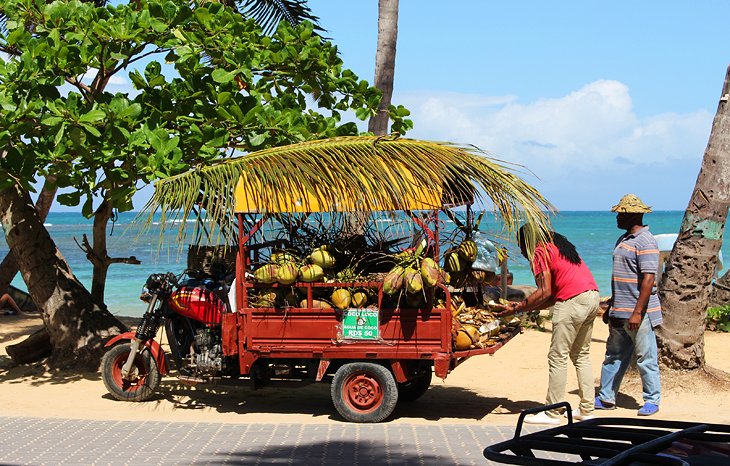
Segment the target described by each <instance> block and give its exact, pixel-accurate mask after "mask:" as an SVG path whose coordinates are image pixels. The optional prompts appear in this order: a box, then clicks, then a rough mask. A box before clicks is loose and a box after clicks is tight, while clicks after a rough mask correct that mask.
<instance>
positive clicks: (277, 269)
mask: <svg viewBox="0 0 730 466" xmlns="http://www.w3.org/2000/svg"><path fill="white" fill-rule="evenodd" d="M404 172H405V173H406V175H403V173H404ZM400 173H401V174H400V175H399V176H406V177H407V178H410V181H411V182H413V183H417V180H416V177H415V175H413V174H411V173H410V172H408V171H407V170H404V169H403V168H402V167H401V172H400ZM239 176H240V178H239V181H238V183H237V186H236V188H235V192H234V193H232V194H233V196H234V198H235V212H234V214H235V219H236V222H235V224H236V227H237V228H236V230H237V246H236V247H235V249H234V250H235V252H236V260H235V280H234V282H233V285H232V286H231V290H230V293H229V292H228V289H227V284H226V281H225V280H224V279H217V280H212V282H213V285H204V284H201V283H200V282H192V283H187V284H180V283H177V279H176V277H173V276H171V275H169V274H168V275H164V276H163V275H161V276H153V277H154V278H153V277H150V280H148V300H149V301H150V305H149V308H148V311H147V313H146V314H145V317H143V319H142V322H141V323H140V325H139V327H138V329H137V331H136V333H131V332H130V333H128V334H125V335H120V336H118V337H115V338H114V339H112V340H111V341H110V342H109V343H108V346H110V347H112V350H110V351H109V352H108V353H107V357H105V360H104V364H103V369H104V373H105V376H104V381H105V383H106V385H107V388H108V389H109V391H110V393H112V394H113V395H114V396H115V397H117V398H119V399H126V400H135V401H136V400H142V399H146V398H148V397H149V396H150V395H151V393H152V392H153V391H154V389H155V388H156V384H157V383H159V375H158V374H156V372H159V373H160V374H165V373H166V372H167V370H168V367H169V365H168V362H167V361H166V356H165V352H164V351H163V350H162V349H161V347H160V345H159V344H158V343H157V342H156V341H155V340H154V337H155V334H156V332H157V329H158V328H159V327H160V326H161V325H162V323H163V321H164V322H165V328H166V330H167V339H168V341H169V342H170V353H171V354H170V356H172V359H173V360H174V362H175V366H176V368H177V369H178V377H179V378H180V380H182V381H184V382H187V383H202V382H207V381H211V380H220V379H221V378H223V379H224V380H237V379H247V380H250V381H251V382H252V383H253V385H254V387H260V386H263V385H266V384H268V383H273V382H285V381H307V382H315V381H317V382H318V381H326V382H330V383H331V397H332V401H333V403H334V406H335V407H336V409H337V411H338V412H339V413H340V414H341V415H342V417H343V418H345V419H346V420H348V421H353V422H380V421H382V420H384V419H386V418H387V417H388V416H389V415H390V414H391V413H392V412H393V409H394V408H395V405H396V403H397V402H398V401H399V400H400V401H412V400H415V399H417V398H418V397H420V396H421V395H423V394H424V393H425V391H426V390H427V388H428V386H429V385H430V382H431V377H432V374H434V373H435V374H436V376H437V377H440V378H445V377H446V376H447V375H448V373H449V372H450V371H451V370H453V369H454V368H456V367H457V366H458V365H459V364H460V363H462V362H463V361H465V360H466V359H467V358H469V357H471V356H475V355H479V354H491V353H494V352H495V351H497V350H498V349H499V348H501V347H502V346H503V345H504V344H506V343H507V342H508V341H509V340H510V339H511V338H513V337H514V336H515V335H516V334H518V333H519V332H520V325H519V321H518V320H517V321H512V322H509V323H507V322H502V323H500V322H498V320H497V319H494V318H490V317H489V315H488V314H489V312H488V309H485V308H483V307H482V306H481V304H482V296H481V294H479V293H478V292H477V293H472V294H470V295H469V296H467V295H466V293H463V292H464V290H465V289H467V288H469V287H471V288H472V291H473V289H474V288H475V286H474V285H478V284H480V283H484V277H485V275H480V274H479V273H478V272H486V271H483V270H475V271H474V272H476V273H474V274H471V275H469V277H466V278H465V273H466V272H468V270H467V269H468V267H465V265H464V264H466V265H468V262H467V261H468V259H471V260H472V261H473V260H474V258H475V257H476V255H477V253H478V252H480V251H478V250H477V249H479V248H477V245H476V244H474V242H473V241H471V239H470V238H469V237H470V234H471V233H472V228H470V226H473V224H474V221H473V216H472V214H471V210H470V208H468V207H466V208H464V207H462V213H461V215H465V216H466V222H464V224H465V225H467V227H464V225H461V226H462V228H461V229H460V230H459V229H458V228H455V227H454V228H452V230H453V231H452V232H451V233H449V234H450V235H451V239H453V238H455V237H457V236H458V235H462V238H461V240H462V241H461V243H460V244H459V246H458V247H456V246H454V247H453V248H451V251H447V253H448V255H449V256H453V257H452V258H451V259H452V260H451V262H452V263H451V265H449V264H448V262H449V261H448V260H444V267H445V268H447V269H450V270H451V274H452V275H453V277H451V280H450V281H451V286H449V285H447V284H446V281H447V277H448V274H447V273H445V272H444V271H443V270H441V269H442V267H439V266H438V264H439V262H440V260H439V259H440V257H441V254H440V252H441V249H443V248H444V247H448V244H446V246H445V243H444V242H443V241H442V240H441V239H440V233H443V231H444V230H445V229H447V228H446V227H445V225H446V224H445V222H444V218H446V219H447V221H450V220H448V219H449V218H452V219H456V218H457V217H456V216H455V215H454V214H453V212H451V211H449V209H450V208H453V207H455V206H459V205H462V206H464V205H467V206H468V204H470V202H471V200H472V199H470V198H468V196H465V195H464V192H459V191H458V190H453V192H451V191H450V190H449V188H448V187H447V186H448V185H447V184H444V188H443V189H441V190H440V191H437V192H434V191H429V190H428V189H423V190H417V189H415V190H414V189H410V190H409V191H408V192H406V193H402V194H401V195H400V196H399V197H398V198H397V201H394V202H390V203H388V202H383V200H382V199H381V200H380V202H379V205H378V207H377V208H373V206H369V207H368V209H367V210H364V209H357V208H356V206H355V205H348V201H347V200H346V199H345V200H343V199H342V198H339V199H337V200H336V202H333V201H332V198H329V197H328V196H323V195H318V193H317V192H312V190H311V189H310V190H309V191H306V190H304V192H303V193H297V192H296V190H294V192H292V193H287V194H285V195H284V194H281V193H279V192H273V191H271V190H269V189H268V187H267V186H266V185H265V184H264V183H262V182H261V181H260V179H257V178H254V177H252V176H247V175H246V174H245V173H241V174H239ZM317 189H323V188H317ZM470 194H473V191H472V192H471V193H470ZM271 198H275V199H276V202H274V203H271V202H270V199H271ZM265 199H269V202H268V204H267V205H264V204H265V201H264V200H265ZM464 209H465V210H464ZM396 211H397V212H400V217H399V218H400V219H401V220H407V221H408V222H411V224H412V225H416V228H413V229H410V230H406V229H400V230H399V232H400V234H399V235H396V236H397V238H396V239H395V240H394V239H393V238H392V235H391V237H388V235H386V234H385V233H384V232H385V231H386V230H387V229H388V228H393V227H392V226H390V225H388V223H390V222H394V221H396V215H394V214H393V212H396ZM443 211H449V212H450V214H449V217H444V214H443V213H442V212H443ZM343 212H344V213H345V214H343ZM347 212H359V213H357V214H355V215H351V214H347ZM378 212H381V214H380V215H374V214H377V213H378ZM358 221H359V222H360V225H359V226H357V225H356V226H355V227H354V228H353V227H352V224H353V222H358ZM456 221H457V222H458V220H456ZM396 223H397V222H396ZM325 224H326V226H325V227H324V228H323V225H325ZM333 224H334V225H336V227H334V229H333V227H332V225H333ZM373 225H375V226H373ZM323 230H324V231H325V233H324V234H323V233H322V231H323ZM457 230H459V231H457ZM333 231H335V233H333ZM363 231H365V232H364V233H363ZM454 231H456V233H454ZM352 232H354V233H352ZM368 232H370V233H373V232H374V233H373V234H374V236H376V237H378V238H380V240H378V241H372V240H369V239H368ZM371 236H372V235H371ZM447 236H448V235H447ZM384 237H385V239H383V238H384ZM325 239H327V241H325ZM322 243H325V244H324V245H323V244H322ZM465 244H466V247H465V246H464V245H465ZM401 248H402V250H401ZM378 249H380V250H378ZM492 252H494V250H492ZM457 256H462V257H466V258H467V260H464V259H460V258H459V257H457ZM470 256H471V257H470ZM459 261H461V262H459ZM455 269H458V270H455ZM492 272H493V271H492ZM409 274H410V275H409ZM193 275H194V274H193ZM457 276H459V278H458V279H457V278H456V277H457ZM474 277H476V278H474ZM196 278H199V279H200V278H201V277H196ZM209 278H210V277H209ZM456 281H459V283H458V284H457V283H455V282H456ZM216 289H217V291H216ZM477 289H478V287H477ZM221 290H223V292H222V293H221ZM462 293H463V294H464V295H463V296H457V295H461V294H462ZM227 296H229V297H230V299H229V301H230V302H229V303H226V302H225V298H226V297H227ZM457 306H458V308H457ZM468 309H472V311H473V312H472V314H470V317H469V319H472V320H474V321H473V322H471V323H472V325H470V327H471V330H470V331H469V332H466V331H465V330H464V329H462V328H460V327H461V326H464V325H465V324H464V323H463V319H462V322H460V320H459V318H458V317H459V313H463V312H464V311H465V310H468ZM480 318H481V320H480ZM487 324H489V325H487ZM475 328H476V329H480V330H481V331H479V332H476V331H474V329H475ZM465 335H466V336H465ZM467 338H469V339H467ZM465 339H466V340H467V341H466V344H464V343H463V340H465ZM127 341H129V343H126V342H127ZM120 344H121V345H122V346H120V347H119V348H118V349H116V350H115V349H114V348H113V347H115V346H116V345H120Z"/></svg>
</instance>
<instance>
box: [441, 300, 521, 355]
mask: <svg viewBox="0 0 730 466" xmlns="http://www.w3.org/2000/svg"><path fill="white" fill-rule="evenodd" d="M499 301H500V302H499V303H495V302H494V301H489V302H487V303H483V304H481V305H479V306H470V307H467V306H466V304H465V303H464V300H463V299H462V298H461V296H459V295H452V296H451V313H452V315H453V316H454V321H455V323H456V325H455V326H454V332H453V333H454V347H455V348H456V349H457V350H468V349H477V348H488V347H490V346H494V345H496V344H497V343H500V342H502V341H504V340H506V339H508V338H509V337H510V336H511V335H512V334H513V333H514V332H515V330H517V329H518V328H519V327H520V325H521V323H522V321H521V320H520V319H519V318H517V317H513V316H510V317H507V318H506V319H500V318H499V317H497V316H495V315H494V313H493V312H492V311H491V310H490V309H495V308H496V306H497V305H498V304H506V303H508V302H509V301H507V300H505V299H502V298H500V299H499Z"/></svg>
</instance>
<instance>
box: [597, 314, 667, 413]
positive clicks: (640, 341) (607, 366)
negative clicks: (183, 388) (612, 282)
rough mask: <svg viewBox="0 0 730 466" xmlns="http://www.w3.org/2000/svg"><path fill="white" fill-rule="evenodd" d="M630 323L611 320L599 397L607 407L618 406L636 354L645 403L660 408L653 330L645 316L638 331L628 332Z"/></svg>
mask: <svg viewBox="0 0 730 466" xmlns="http://www.w3.org/2000/svg"><path fill="white" fill-rule="evenodd" d="M628 322H629V320H628V319H617V318H611V320H610V322H609V333H608V341H607V342H606V358H605V359H604V360H603V366H602V367H601V389H600V391H599V392H598V397H599V398H600V399H601V401H605V402H606V403H613V404H615V403H616V394H617V392H618V389H619V387H620V386H621V381H622V380H623V378H624V374H626V369H628V367H629V362H630V361H631V356H632V355H633V354H634V351H636V365H637V367H638V368H639V374H640V375H641V386H642V396H643V398H644V402H645V403H646V402H649V403H654V404H655V405H659V400H660V387H661V382H660V380H659V363H658V360H657V345H656V336H655V335H654V329H653V328H652V326H651V322H650V321H649V317H648V316H646V315H644V318H643V319H642V320H641V325H639V329H638V330H629V329H628V328H627V326H628Z"/></svg>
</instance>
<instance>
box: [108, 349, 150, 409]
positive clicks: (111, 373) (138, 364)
mask: <svg viewBox="0 0 730 466" xmlns="http://www.w3.org/2000/svg"><path fill="white" fill-rule="evenodd" d="M129 351H130V344H129V343H123V344H119V345H116V346H114V347H112V349H110V350H109V351H107V352H106V354H104V357H103V358H102V359H101V378H102V380H103V381H104V385H105V386H106V389H107V390H108V391H109V393H110V394H111V395H112V396H113V397H114V398H116V399H117V400H121V401H145V400H148V399H150V397H151V396H152V395H153V394H154V392H155V390H156V389H157V387H158V386H159V385H160V372H159V370H158V369H157V363H156V362H155V360H154V359H153V358H152V355H151V354H150V352H149V350H147V349H144V350H143V351H142V352H141V353H138V354H137V356H136V357H135V358H134V362H133V363H132V367H131V369H130V371H129V376H128V377H127V378H124V377H122V366H124V363H125V362H127V357H128V356H129Z"/></svg>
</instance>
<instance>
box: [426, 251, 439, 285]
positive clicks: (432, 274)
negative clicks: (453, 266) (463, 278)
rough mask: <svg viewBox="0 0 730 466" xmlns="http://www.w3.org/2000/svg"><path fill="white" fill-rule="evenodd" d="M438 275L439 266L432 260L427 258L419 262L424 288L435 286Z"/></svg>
mask: <svg viewBox="0 0 730 466" xmlns="http://www.w3.org/2000/svg"><path fill="white" fill-rule="evenodd" d="M440 274H441V271H440V270H439V266H438V264H436V262H435V261H434V260H433V259H431V258H430V257H427V258H425V259H423V260H422V261H421V278H422V279H423V284H424V286H427V287H429V288H431V287H434V286H436V283H438V281H439V275H440Z"/></svg>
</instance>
